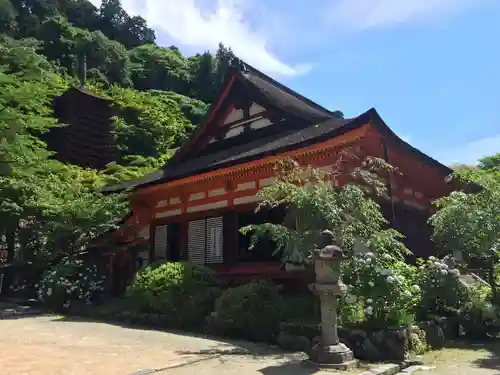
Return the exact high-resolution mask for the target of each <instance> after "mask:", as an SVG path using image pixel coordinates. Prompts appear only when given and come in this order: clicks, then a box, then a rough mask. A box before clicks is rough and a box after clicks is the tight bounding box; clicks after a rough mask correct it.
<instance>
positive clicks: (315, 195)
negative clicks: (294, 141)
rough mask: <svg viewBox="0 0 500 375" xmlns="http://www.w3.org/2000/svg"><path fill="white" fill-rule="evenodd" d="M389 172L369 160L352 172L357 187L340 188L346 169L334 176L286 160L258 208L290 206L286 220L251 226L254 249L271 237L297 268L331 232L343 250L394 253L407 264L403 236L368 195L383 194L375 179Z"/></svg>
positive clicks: (335, 172)
mask: <svg viewBox="0 0 500 375" xmlns="http://www.w3.org/2000/svg"><path fill="white" fill-rule="evenodd" d="M339 160H341V159H339ZM388 167H389V166H387V165H386V164H385V163H383V162H382V161H380V160H378V159H373V158H370V159H367V160H366V161H365V162H364V163H363V165H362V166H361V167H359V168H356V169H355V170H354V171H352V172H353V178H354V180H353V183H352V184H347V185H345V186H343V187H341V188H337V187H335V186H334V184H333V183H332V181H333V179H334V178H335V175H336V174H337V173H346V172H347V173H348V171H342V169H341V165H340V164H338V168H336V170H335V171H334V172H333V173H325V172H322V171H319V170H316V169H313V168H306V169H303V168H300V167H299V166H298V165H297V164H296V163H294V162H292V161H286V162H284V164H282V165H281V166H280V169H279V170H278V176H279V178H278V180H277V181H276V182H275V183H273V184H272V185H271V186H269V187H266V188H264V189H262V191H261V194H262V196H263V198H264V201H263V203H261V204H260V205H259V207H258V209H263V208H266V209H269V208H271V209H272V208H276V207H284V208H285V210H286V215H285V219H284V221H283V222H282V223H281V224H272V223H265V224H261V225H250V226H247V227H245V228H243V229H242V232H243V233H246V234H252V238H251V246H253V245H254V244H255V243H256V242H257V241H259V240H260V239H261V238H271V239H272V240H274V241H275V242H276V244H277V251H283V260H284V261H289V262H294V263H303V262H306V261H307V257H308V256H309V255H310V252H311V251H312V250H314V249H316V248H317V246H318V245H319V243H320V238H321V233H322V232H323V231H324V230H330V231H331V232H332V233H333V234H334V237H335V239H336V242H337V245H338V246H340V247H341V248H343V249H345V250H346V251H351V250H352V249H353V247H354V245H355V243H356V242H358V241H361V242H362V243H364V244H365V245H367V246H368V247H370V248H371V249H372V250H373V251H380V252H388V251H390V252H391V253H392V255H394V256H397V257H398V258H399V259H401V258H402V257H404V256H405V255H408V252H409V251H408V249H406V248H405V246H404V245H403V244H402V243H401V242H399V241H398V239H399V238H400V237H401V234H399V233H398V232H397V231H395V230H393V229H385V228H386V224H387V221H386V220H385V219H384V217H383V216H382V213H381V211H380V206H379V205H378V203H376V202H375V201H374V200H373V199H371V198H369V197H367V196H366V192H367V191H369V192H371V193H375V192H380V193H382V192H381V191H380V184H379V182H378V181H379V180H378V179H374V178H373V177H372V175H373V174H375V172H376V171H378V170H380V169H381V168H382V169H383V168H388ZM362 172H366V173H362ZM379 173H380V171H379ZM355 177H356V178H355Z"/></svg>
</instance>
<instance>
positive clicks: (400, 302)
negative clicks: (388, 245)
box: [340, 252, 421, 328]
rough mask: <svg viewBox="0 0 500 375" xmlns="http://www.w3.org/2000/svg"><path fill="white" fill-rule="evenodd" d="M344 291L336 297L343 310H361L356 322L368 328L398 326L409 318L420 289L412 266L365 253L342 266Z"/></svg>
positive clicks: (407, 322) (396, 259)
mask: <svg viewBox="0 0 500 375" xmlns="http://www.w3.org/2000/svg"><path fill="white" fill-rule="evenodd" d="M343 272H344V276H343V279H344V283H345V284H346V286H347V290H346V293H345V294H344V295H343V296H342V297H341V299H340V307H341V315H342V314H343V312H342V310H343V309H350V310H353V309H354V311H356V309H359V307H361V308H362V310H363V314H364V316H363V317H360V316H359V315H357V321H354V322H344V323H347V324H349V323H357V324H359V323H361V322H360V320H361V319H363V321H364V324H366V325H367V326H369V327H374V328H380V327H388V326H397V327H399V326H401V325H407V324H410V323H411V322H412V321H413V317H414V313H415V309H416V306H417V305H418V304H419V302H420V298H421V288H420V286H419V285H417V283H416V272H415V267H414V266H411V265H409V264H406V263H405V262H404V261H402V260H399V259H398V258H396V257H394V256H392V255H389V254H387V253H386V254H381V255H378V256H375V255H374V254H373V253H371V252H369V253H366V254H363V255H357V256H355V257H353V258H352V259H351V260H350V261H349V262H346V265H345V266H344V271H343Z"/></svg>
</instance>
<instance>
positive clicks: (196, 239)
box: [188, 219, 206, 264]
mask: <svg viewBox="0 0 500 375" xmlns="http://www.w3.org/2000/svg"><path fill="white" fill-rule="evenodd" d="M205 242H206V221H205V220H204V219H202V220H195V221H190V222H189V223H188V257H189V261H190V262H191V263H194V264H205Z"/></svg>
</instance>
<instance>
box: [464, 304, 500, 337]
mask: <svg viewBox="0 0 500 375" xmlns="http://www.w3.org/2000/svg"><path fill="white" fill-rule="evenodd" d="M458 321H459V323H460V325H461V327H462V330H463V331H464V332H463V333H464V334H465V335H466V336H467V337H469V338H472V339H486V338H488V337H494V336H496V335H498V333H500V310H499V309H498V306H493V305H492V304H491V302H489V301H488V300H486V299H484V298H481V296H479V295H477V294H472V296H471V298H470V299H469V300H468V301H467V302H465V303H464V305H463V306H462V307H461V309H460V311H459V314H458Z"/></svg>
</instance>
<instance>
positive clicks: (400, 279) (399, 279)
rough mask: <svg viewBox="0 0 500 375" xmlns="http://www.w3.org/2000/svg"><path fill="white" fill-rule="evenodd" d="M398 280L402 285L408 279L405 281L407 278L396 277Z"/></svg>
mask: <svg viewBox="0 0 500 375" xmlns="http://www.w3.org/2000/svg"><path fill="white" fill-rule="evenodd" d="M396 279H397V280H398V281H399V282H400V283H402V282H404V281H405V280H406V279H405V277H404V276H403V275H399V276H396Z"/></svg>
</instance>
